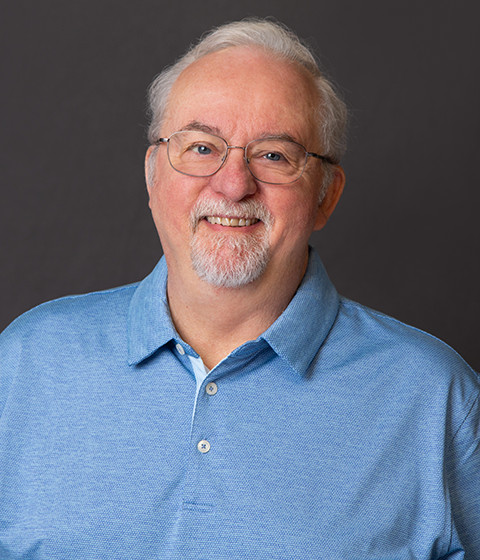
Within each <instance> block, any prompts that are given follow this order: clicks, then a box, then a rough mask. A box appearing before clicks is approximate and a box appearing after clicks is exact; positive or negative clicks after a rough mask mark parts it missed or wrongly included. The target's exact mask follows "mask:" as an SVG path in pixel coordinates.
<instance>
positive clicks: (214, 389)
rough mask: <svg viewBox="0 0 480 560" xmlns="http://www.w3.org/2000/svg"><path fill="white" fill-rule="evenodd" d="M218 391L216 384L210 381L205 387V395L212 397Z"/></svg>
mask: <svg viewBox="0 0 480 560" xmlns="http://www.w3.org/2000/svg"><path fill="white" fill-rule="evenodd" d="M217 391H218V387H217V384H216V383H214V382H213V381H211V382H210V383H209V384H208V385H207V386H206V387H205V392H206V393H207V395H214V394H215V393H216V392H217Z"/></svg>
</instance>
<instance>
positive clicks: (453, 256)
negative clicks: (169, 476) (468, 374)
mask: <svg viewBox="0 0 480 560" xmlns="http://www.w3.org/2000/svg"><path fill="white" fill-rule="evenodd" d="M252 15H256V16H266V15H273V16H275V17H276V18H278V19H279V20H281V21H283V22H285V23H286V24H287V25H289V26H291V27H292V28H293V29H294V30H296V31H297V32H298V33H299V34H300V35H301V36H302V37H304V38H305V39H306V40H307V41H308V42H309V43H310V44H311V45H312V46H313V47H314V48H315V49H316V50H317V51H318V53H319V54H320V57H321V61H322V63H323V65H324V66H325V67H326V69H327V71H328V73H329V74H330V75H331V76H332V77H333V78H334V80H335V81H336V82H337V83H338V84H339V85H340V87H341V90H342V91H343V94H344V97H345V99H346V101H347V103H348V105H349V107H350V110H351V115H352V118H351V127H350V134H349V138H350V141H349V150H348V155H347V157H346V158H345V160H344V166H345V169H346V172H347V178H348V182H347V187H346V190H345V193H344V197H343V199H342V201H341V203H340V205H339V207H338V209H337V210H336V213H335V214H334V216H333V218H332V221H331V222H330V223H329V225H328V226H327V228H326V229H325V230H324V231H323V232H321V233H319V234H315V236H314V238H313V243H314V245H315V246H316V247H317V248H318V250H319V251H320V253H321V255H322V256H323V258H324V261H325V263H326V265H327V268H328V270H329V272H330V275H331V277H332V279H333V280H334V282H335V283H336V285H337V288H338V289H339V291H340V292H341V293H343V294H344V295H346V296H348V297H350V298H352V299H355V300H358V301H360V302H362V303H364V304H367V305H369V306H371V307H373V308H376V309H379V310H381V311H383V312H386V313H388V314H391V315H393V316H395V317H397V318H399V319H401V320H403V321H405V322H408V323H411V324H413V325H415V326H417V327H419V328H422V329H425V330H427V331H429V332H431V333H433V334H434V335H436V336H438V337H440V338H442V339H444V340H445V341H446V342H448V343H449V344H450V345H451V346H453V347H454V348H455V349H456V350H457V351H459V352H460V353H461V354H462V355H463V356H464V357H465V358H466V359H467V361H469V362H470V363H471V364H472V365H473V366H474V367H476V368H477V369H479V368H480V344H479V342H478V338H479V336H478V317H479V315H480V303H479V297H478V295H477V286H478V282H479V259H478V255H479V235H478V218H477V215H478V211H479V202H480V197H479V181H478V163H477V161H478V159H479V158H478V153H479V143H480V142H479V132H480V131H479V128H480V127H479V123H480V119H479V114H480V110H479V99H480V95H479V89H480V88H479V71H478V70H479V69H478V53H479V39H478V14H477V10H476V2H473V1H472V2H461V1H460V2H455V3H454V2H445V1H438V0H435V1H434V0H426V1H420V0H419V1H418V2H408V1H403V2H389V1H386V0H382V1H381V0H377V1H368V0H367V1H359V0H337V1H334V0H330V1H328V2H327V1H316V2H306V1H303V0H295V1H288V2H285V1H281V2H274V3H272V2H269V1H266V0H255V1H254V0H243V1H242V2H223V1H222V2H220V1H208V0H203V1H200V2H198V1H197V2H193V1H191V0H188V1H186V2H182V3H178V2H173V1H172V2H163V1H158V0H157V1H152V0H136V1H133V0H130V1H128V0H73V1H72V0H71V1H69V2H66V1H65V0H41V1H38V0H35V1H33V0H31V1H26V0H10V1H9V2H8V1H7V2H3V3H2V9H1V16H0V20H1V23H0V52H1V74H0V79H1V88H0V96H1V99H0V101H1V103H0V110H1V123H2V125H1V146H0V157H1V162H0V163H1V165H0V239H1V246H0V251H1V254H0V262H1V277H0V282H1V284H0V297H1V301H0V328H3V327H5V326H6V325H7V324H8V323H9V322H10V321H11V320H12V319H13V318H14V317H15V316H17V315H18V314H20V313H21V312H23V311H25V310H26V309H28V308H30V307H32V306H34V305H36V304H38V303H40V302H43V301H45V300H48V299H52V298H55V297H59V296H62V295H66V294H70V293H80V292H86V291H91V290H101V289H105V288H109V287H112V286H115V285H120V284H125V283H129V282H134V281H136V280H137V279H140V278H141V277H142V276H144V275H145V274H147V273H148V272H149V271H150V270H151V269H152V268H153V266H154V264H155V262H156V261H157V259H158V257H159V256H160V254H161V250H160V245H159V242H158V241H157V237H156V232H155V229H154V226H153V223H152V221H151V218H150V215H149V210H148V207H147V196H146V192H145V188H144V180H143V157H144V152H145V149H146V140H145V123H146V119H145V90H146V88H147V86H148V84H149V82H150V81H151V79H152V78H153V76H154V75H155V74H157V73H158V72H159V71H160V70H161V69H162V67H163V66H164V65H166V64H169V63H171V62H172V61H173V59H174V58H175V57H177V56H179V55H180V54H181V53H182V52H183V51H184V50H185V48H186V47H187V46H188V44H189V43H190V42H191V41H193V40H194V39H195V38H196V37H197V36H199V35H200V34H201V33H202V32H203V31H205V30H206V29H209V28H210V27H211V26H213V25H217V24H220V23H223V22H225V21H229V20H233V19H239V18H241V17H245V16H252Z"/></svg>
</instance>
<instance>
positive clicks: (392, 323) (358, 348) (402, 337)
mask: <svg viewBox="0 0 480 560" xmlns="http://www.w3.org/2000/svg"><path fill="white" fill-rule="evenodd" d="M328 342H329V345H330V347H329V352H333V353H334V358H333V359H334V360H335V361H336V362H337V363H338V362H340V363H343V364H346V367H348V368H349V369H351V368H357V369H358V370H359V371H362V372H364V373H365V374H366V375H369V376H375V375H377V376H378V377H379V378H381V379H383V382H384V383H385V384H392V387H395V390H396V391H398V392H400V391H405V392H406V391H408V393H409V394H411V395H413V394H419V395H420V394H422V393H424V394H429V395H430V396H431V398H432V400H437V401H438V400H439V399H444V398H449V399H451V398H453V400H454V401H456V398H455V396H456V397H458V399H459V400H461V401H463V407H467V408H468V406H469V403H472V402H473V401H474V400H475V399H476V398H477V397H478V394H479V391H480V383H479V376H478V374H477V373H476V372H475V371H474V370H473V369H472V368H471V367H470V366H469V365H468V364H467V363H466V362H465V360H463V358H462V357H461V356H460V355H459V354H458V353H457V352H456V351H455V350H453V349H452V348H451V347H450V346H448V345H447V344H446V343H445V342H443V341H441V340H439V339H438V338H436V337H435V336H432V335H431V334H428V333H426V332H424V331H422V330H420V329H417V328H415V327H412V326H410V325H406V324H405V323H402V322H401V321H398V320H397V319H394V318H392V317H389V316H388V315H385V314H383V313H380V312H378V311H375V310H373V309H370V308H368V307H365V306H363V305H361V304H358V303H356V302H353V301H351V300H348V299H346V298H340V305H339V311H338V315H337V318H336V321H335V324H334V327H333V328H332V331H331V332H330V336H329V340H328ZM440 395H442V396H440Z"/></svg>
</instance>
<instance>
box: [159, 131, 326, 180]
mask: <svg viewBox="0 0 480 560" xmlns="http://www.w3.org/2000/svg"><path fill="white" fill-rule="evenodd" d="M182 132H203V131H202V130H199V131H195V130H177V131H176V132H174V133H173V134H171V135H170V136H169V137H168V138H159V139H158V140H156V141H155V142H154V145H155V146H160V145H161V144H166V145H167V157H168V162H169V164H170V166H171V167H172V169H174V170H175V171H176V172H177V173H181V174H182V175H187V176H188V177H211V176H212V175H215V173H218V172H219V171H220V169H222V167H223V166H224V165H225V162H226V161H227V157H228V154H229V153H230V150H243V159H244V161H245V165H246V167H247V169H248V171H249V172H250V174H251V175H252V177H254V178H255V179H256V180H257V181H259V182H260V183H265V184H267V185H290V184H291V183H295V182H296V181H298V180H299V179H300V177H301V176H302V175H303V173H304V171H305V168H306V167H307V161H308V158H309V157H314V158H317V159H319V160H321V161H323V162H325V163H329V164H331V165H337V162H335V161H334V160H333V159H331V158H330V157H328V156H324V155H321V154H316V153H315V152H309V151H308V150H307V149H306V148H305V146H302V144H300V143H299V142H295V140H289V139H286V138H284V139H283V140H286V141H288V142H292V144H296V145H297V146H299V147H300V148H302V150H303V151H304V152H305V161H304V164H303V168H302V171H301V172H300V175H299V176H298V177H296V178H295V179H293V181H287V182H285V183H283V182H282V183H278V182H272V181H262V179H259V178H258V177H257V176H256V175H255V173H254V172H253V171H252V170H251V169H250V161H249V160H248V158H247V148H248V146H250V144H252V143H253V142H258V141H259V140H269V139H271V140H278V139H279V138H278V137H276V136H271V137H266V138H255V139H254V140H250V142H248V144H246V145H245V146H231V145H230V144H229V143H228V142H227V141H226V140H225V138H222V137H221V136H218V135H217V134H211V133H210V132H203V133H204V134H209V135H210V136H214V137H215V138H219V139H220V140H222V142H224V143H225V146H226V151H225V155H224V156H223V158H222V161H221V163H220V166H219V167H218V169H216V170H215V171H214V172H213V173H208V174H206V175H194V174H193V173H186V172H185V171H181V170H180V169H177V168H176V167H175V166H174V165H173V163H172V160H171V159H170V150H169V147H170V139H171V138H172V137H174V136H175V135H176V134H181V133H182Z"/></svg>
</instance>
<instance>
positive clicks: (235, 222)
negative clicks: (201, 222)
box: [206, 216, 258, 227]
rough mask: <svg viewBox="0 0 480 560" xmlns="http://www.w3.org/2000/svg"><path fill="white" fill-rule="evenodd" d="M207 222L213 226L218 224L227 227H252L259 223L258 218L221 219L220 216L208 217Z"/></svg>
mask: <svg viewBox="0 0 480 560" xmlns="http://www.w3.org/2000/svg"><path fill="white" fill-rule="evenodd" d="M206 220H207V222H209V223H211V224H218V225H222V226H227V227H243V226H251V225H252V224H256V223H257V222H258V220H257V219H256V218H251V219H250V218H221V217H219V216H207V217H206Z"/></svg>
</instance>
